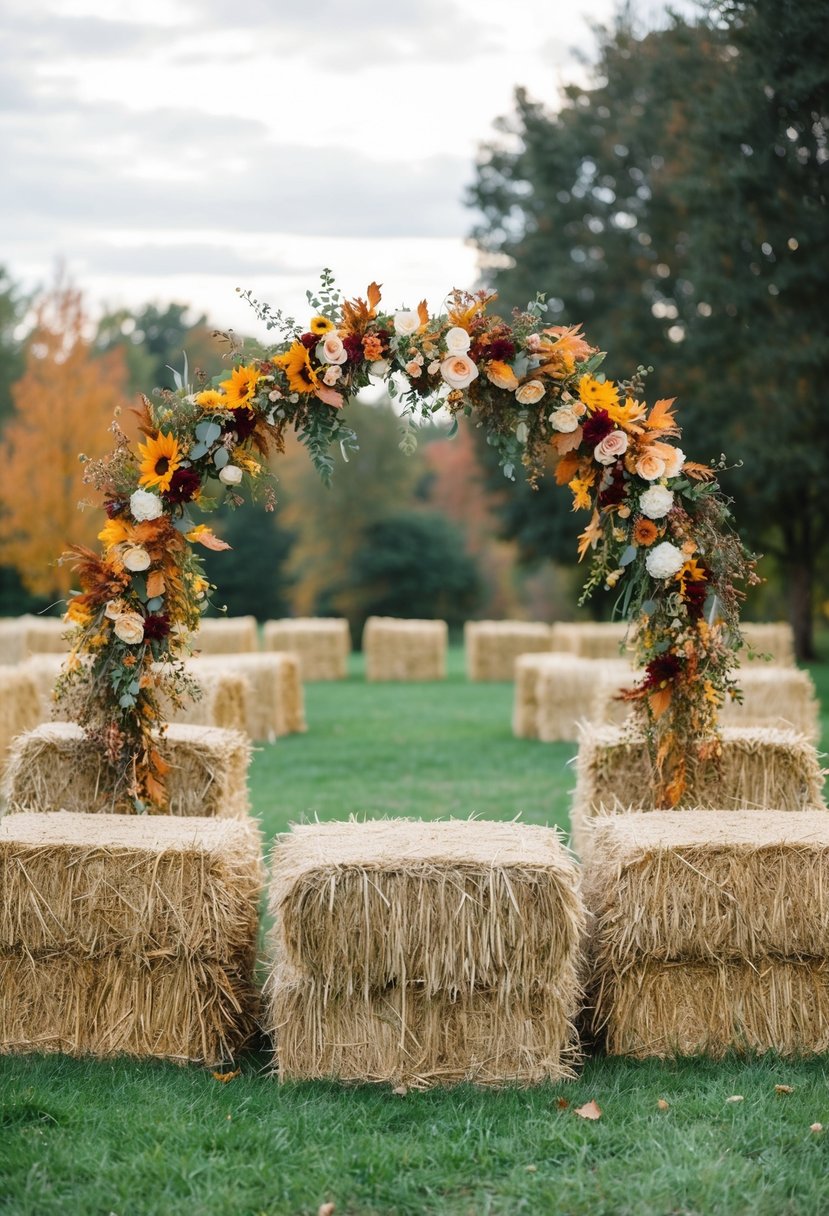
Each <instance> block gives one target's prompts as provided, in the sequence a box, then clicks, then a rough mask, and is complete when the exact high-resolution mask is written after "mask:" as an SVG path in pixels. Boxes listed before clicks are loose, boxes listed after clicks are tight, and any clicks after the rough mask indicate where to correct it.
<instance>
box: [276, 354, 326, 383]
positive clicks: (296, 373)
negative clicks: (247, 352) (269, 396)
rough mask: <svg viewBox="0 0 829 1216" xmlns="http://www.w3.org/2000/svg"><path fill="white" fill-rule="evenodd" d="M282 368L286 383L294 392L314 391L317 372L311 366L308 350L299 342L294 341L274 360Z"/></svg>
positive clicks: (317, 380) (317, 381)
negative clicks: (286, 378) (289, 347)
mask: <svg viewBox="0 0 829 1216" xmlns="http://www.w3.org/2000/svg"><path fill="white" fill-rule="evenodd" d="M276 362H277V363H279V365H280V366H281V367H282V368H284V370H285V375H286V376H287V377H288V384H289V385H290V386H291V390H292V391H293V392H295V393H314V392H316V390H317V388H318V387H319V379H318V377H317V373H316V372H315V371H314V369H313V367H311V361H310V360H309V358H308V351H307V350H306V349H305V347H304V346H303V345H302V343H301V342H294V344H293V346H292V347H291V349H290V350H288V351H286V352H285V354H284V355H280V357H279V358H278V359H277V360H276Z"/></svg>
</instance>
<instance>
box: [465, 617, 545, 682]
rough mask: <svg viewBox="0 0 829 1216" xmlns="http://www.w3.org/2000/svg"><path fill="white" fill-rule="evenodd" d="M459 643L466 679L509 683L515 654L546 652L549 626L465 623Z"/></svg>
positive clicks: (532, 623)
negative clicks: (462, 644) (463, 659)
mask: <svg viewBox="0 0 829 1216" xmlns="http://www.w3.org/2000/svg"><path fill="white" fill-rule="evenodd" d="M463 641H464V649H465V651H466V674H467V677H468V678H469V679H470V680H512V679H514V678H515V660H516V659H517V658H518V656H519V655H522V654H532V653H536V652H546V653H549V651H550V646H551V642H552V627H551V626H550V625H545V624H543V623H542V622H541V621H467V622H466V624H465V625H464V627H463Z"/></svg>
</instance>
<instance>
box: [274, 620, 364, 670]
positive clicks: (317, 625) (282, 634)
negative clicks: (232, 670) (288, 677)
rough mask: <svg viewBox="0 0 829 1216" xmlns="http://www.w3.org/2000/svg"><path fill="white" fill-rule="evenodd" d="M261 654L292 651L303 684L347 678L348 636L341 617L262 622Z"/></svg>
mask: <svg viewBox="0 0 829 1216" xmlns="http://www.w3.org/2000/svg"><path fill="white" fill-rule="evenodd" d="M263 644H264V647H265V650H280V651H293V652H294V653H295V654H298V655H299V658H300V661H301V663H302V679H303V680H344V679H345V677H346V675H347V674H348V656H349V654H350V653H351V632H350V630H349V627H348V621H347V620H345V619H344V618H342V617H285V618H283V619H282V620H278V621H266V622H265V629H264V636H263Z"/></svg>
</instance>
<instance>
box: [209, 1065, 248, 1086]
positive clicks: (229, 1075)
mask: <svg viewBox="0 0 829 1216" xmlns="http://www.w3.org/2000/svg"><path fill="white" fill-rule="evenodd" d="M241 1071H242V1070H241V1068H235V1069H234V1070H233V1072H214V1073H213V1080H214V1081H221V1083H222V1085H227V1083H228V1081H232V1080H233V1078H234V1077H238V1076H239V1074H240V1073H241Z"/></svg>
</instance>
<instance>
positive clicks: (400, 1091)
mask: <svg viewBox="0 0 829 1216" xmlns="http://www.w3.org/2000/svg"><path fill="white" fill-rule="evenodd" d="M391 1092H392V1093H393V1094H396V1095H397V1097H398V1098H405V1097H406V1094H407V1093H408V1092H409V1091H408V1089H407V1088H406V1086H405V1085H398V1086H397V1087H396V1088H395V1089H393V1090H392V1091H391Z"/></svg>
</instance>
